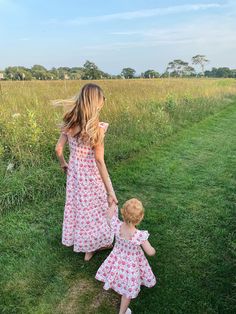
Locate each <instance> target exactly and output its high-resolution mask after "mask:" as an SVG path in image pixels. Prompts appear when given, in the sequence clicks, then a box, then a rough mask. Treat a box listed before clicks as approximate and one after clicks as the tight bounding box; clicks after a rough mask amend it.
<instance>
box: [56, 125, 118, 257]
mask: <svg viewBox="0 0 236 314" xmlns="http://www.w3.org/2000/svg"><path fill="white" fill-rule="evenodd" d="M100 127H102V128H104V130H105V132H106V130H107V127H108V123H105V122H101V123H100ZM64 134H66V133H64ZM66 136H67V139H68V143H69V149H70V157H69V163H68V170H67V181H66V202H65V209H64V221H63V231H62V243H63V244H64V245H66V246H72V245H73V250H74V251H75V252H93V251H96V250H98V249H99V248H101V247H105V246H109V245H111V244H112V242H113V239H114V233H113V231H112V230H111V228H110V227H109V226H108V224H107V220H106V212H107V209H108V203H107V196H106V190H105V186H104V184H103V181H102V179H101V176H100V174H99V171H98V168H97V164H96V161H95V156H94V150H93V149H92V148H91V147H90V145H89V144H84V143H83V142H82V141H81V140H80V139H78V138H76V137H72V136H70V135H69V134H68V133H67V134H66Z"/></svg>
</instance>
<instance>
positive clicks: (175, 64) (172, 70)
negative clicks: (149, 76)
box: [166, 59, 189, 76]
mask: <svg viewBox="0 0 236 314" xmlns="http://www.w3.org/2000/svg"><path fill="white" fill-rule="evenodd" d="M188 67H189V65H188V62H185V61H183V60H180V59H175V60H174V61H171V62H169V63H168V66H167V68H166V71H167V72H169V75H170V76H183V75H184V73H185V72H186V71H187V69H188Z"/></svg>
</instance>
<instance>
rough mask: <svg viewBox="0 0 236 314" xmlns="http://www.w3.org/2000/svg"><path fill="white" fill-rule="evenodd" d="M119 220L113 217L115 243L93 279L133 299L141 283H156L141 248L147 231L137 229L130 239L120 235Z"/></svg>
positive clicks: (144, 284)
mask: <svg viewBox="0 0 236 314" xmlns="http://www.w3.org/2000/svg"><path fill="white" fill-rule="evenodd" d="M122 223H123V222H122V221H120V220H119V219H118V218H117V216H113V217H112V219H111V227H112V230H113V231H114V233H115V237H116V242H115V245H114V248H113V250H112V252H111V253H110V254H109V255H108V257H107V259H106V260H105V261H104V262H103V263H102V265H101V266H100V268H99V269H98V271H97V273H96V276H95V278H96V279H97V280H99V281H102V282H104V283H105V284H104V289H105V290H108V289H109V288H111V289H113V290H114V291H116V292H117V293H119V294H120V295H123V296H125V297H126V298H129V299H134V298H136V297H137V295H138V293H139V291H140V286H141V285H143V286H146V287H148V288H151V287H153V286H154V285H155V284H156V278H155V276H154V274H153V272H152V269H151V267H150V265H149V263H148V260H147V259H146V257H145V255H144V252H143V250H142V248H141V244H142V243H143V242H144V241H146V240H147V239H148V237H149V233H148V232H147V231H141V230H137V231H136V232H135V234H134V235H133V237H132V239H131V240H126V239H123V238H121V237H120V227H121V225H122Z"/></svg>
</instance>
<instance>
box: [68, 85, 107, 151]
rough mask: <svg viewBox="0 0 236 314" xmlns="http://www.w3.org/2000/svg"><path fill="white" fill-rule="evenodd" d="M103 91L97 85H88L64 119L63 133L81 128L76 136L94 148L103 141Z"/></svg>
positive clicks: (81, 91) (83, 88) (84, 87)
mask: <svg viewBox="0 0 236 314" xmlns="http://www.w3.org/2000/svg"><path fill="white" fill-rule="evenodd" d="M104 99H105V97H104V94H103V90H102V89H101V87H100V86H98V85H96V84H91V83H89V84H86V85H84V86H83V87H82V89H81V90H80V93H79V94H78V96H77V97H76V99H75V104H74V106H73V108H72V109H71V110H69V111H68V112H67V113H66V114H65V115H64V117H63V122H64V123H63V125H62V130H63V131H69V130H71V129H72V128H74V127H79V132H78V133H76V135H75V136H78V137H80V138H81V139H82V141H83V142H89V143H90V145H91V146H92V147H94V146H96V145H97V144H99V143H101V142H102V141H103V136H104V134H103V133H102V132H101V128H100V127H99V110H100V109H101V106H102V104H103V102H104Z"/></svg>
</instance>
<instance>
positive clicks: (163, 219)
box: [0, 105, 236, 314]
mask: <svg viewBox="0 0 236 314" xmlns="http://www.w3.org/2000/svg"><path fill="white" fill-rule="evenodd" d="M235 144H236V106H235V105H232V106H230V107H228V108H226V109H224V110H223V111H221V112H219V113H218V114H215V115H214V116H211V117H208V118H206V119H205V120H204V121H202V122H200V123H198V124H195V125H193V126H192V127H191V128H188V129H185V130H182V131H180V132H179V133H178V134H176V135H174V136H172V137H170V138H169V139H168V140H166V141H165V143H163V145H161V146H160V147H150V150H149V151H144V152H143V153H141V154H139V155H137V156H135V157H133V158H132V159H130V160H127V161H123V162H122V163H120V164H119V165H117V167H115V166H114V167H113V168H112V169H111V171H110V172H111V176H112V179H113V183H114V187H115V188H116V190H117V194H118V197H119V200H120V203H121V204H122V203H123V201H125V200H126V199H127V198H130V197H139V198H140V199H141V200H142V201H143V203H144V205H145V208H146V217H145V220H144V221H143V223H142V225H141V226H140V228H141V229H147V230H149V232H150V234H151V236H150V241H151V242H152V244H153V246H154V247H156V249H157V254H156V256H155V257H152V258H149V261H150V264H151V265H152V267H153V270H154V272H155V274H156V276H157V277H158V278H159V282H158V284H157V285H156V286H155V287H154V288H152V289H147V288H143V289H142V292H141V293H140V295H139V297H138V298H137V299H136V300H135V301H133V302H132V310H133V312H134V314H135V313H139V314H140V313H147V314H154V313H160V314H164V313H235V312H236V305H235V304H236V302H235V301H236V300H235V298H236V294H235V291H233V289H234V287H235V277H234V276H235V255H236V254H235V247H236V245H235V242H234V241H235V237H234V231H235V226H236V224H235V207H234V206H235V202H236V196H235V188H236V177H235V169H236V145H235ZM63 206H64V195H62V196H61V198H60V199H54V200H48V202H47V203H41V202H40V201H38V202H37V203H36V204H26V205H25V209H24V211H22V210H21V211H19V212H12V213H9V214H7V215H5V216H4V217H3V218H2V220H1V223H0V230H1V231H0V232H1V234H0V246H1V248H2V251H1V257H0V259H1V260H0V263H1V265H2V266H1V287H0V289H1V290H0V294H1V299H0V312H3V313H78V314H83V313H100V314H101V313H117V307H118V303H119V298H118V297H117V295H116V294H115V293H113V292H104V291H103V289H102V284H100V283H99V282H96V281H95V279H94V275H95V272H96V269H97V268H98V266H99V265H100V264H101V262H102V261H103V260H104V258H105V256H106V255H107V254H108V252H102V253H99V254H96V255H95V256H94V258H93V260H92V261H91V262H90V263H88V264H85V263H84V262H83V256H82V255H81V254H75V253H73V252H72V250H71V249H70V248H65V247H63V246H62V245H61V243H60V241H61V223H62V216H63Z"/></svg>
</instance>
